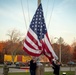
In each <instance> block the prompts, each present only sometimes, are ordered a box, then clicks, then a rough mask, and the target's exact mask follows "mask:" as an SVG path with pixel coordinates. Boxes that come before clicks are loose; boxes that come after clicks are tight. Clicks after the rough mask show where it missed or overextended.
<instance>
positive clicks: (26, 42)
mask: <svg viewBox="0 0 76 75" xmlns="http://www.w3.org/2000/svg"><path fill="white" fill-rule="evenodd" d="M28 41H29V40H28ZM28 41H27V40H26V39H25V43H26V44H27V45H28V46H29V47H30V48H32V49H34V50H36V49H35V48H34V47H33V46H32V45H31V44H30V43H29V42H28Z"/></svg>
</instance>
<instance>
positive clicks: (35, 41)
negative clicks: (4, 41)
mask: <svg viewBox="0 0 76 75" xmlns="http://www.w3.org/2000/svg"><path fill="white" fill-rule="evenodd" d="M27 36H28V37H29V38H30V39H31V40H32V41H33V42H34V43H35V44H36V45H37V46H38V48H39V49H41V47H40V46H39V45H38V41H37V40H36V39H35V38H34V37H33V34H32V35H31V34H30V32H28V33H27Z"/></svg>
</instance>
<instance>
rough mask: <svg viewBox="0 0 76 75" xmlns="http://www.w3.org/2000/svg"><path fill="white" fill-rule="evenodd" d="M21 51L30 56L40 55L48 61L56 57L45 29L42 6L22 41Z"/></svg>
mask: <svg viewBox="0 0 76 75" xmlns="http://www.w3.org/2000/svg"><path fill="white" fill-rule="evenodd" d="M23 49H24V51H25V52H27V53H28V54H30V55H32V56H40V55H41V54H42V53H43V54H44V55H46V56H47V57H48V58H49V59H50V60H51V59H53V58H55V59H58V57H57V56H56V54H55V52H54V50H53V48H52V46H51V43H50V40H49V37H48V34H47V29H46V24H45V20H44V16H43V9H42V5H41V4H40V5H39V7H38V8H37V10H36V13H35V15H34V17H33V19H32V21H31V24H30V27H29V30H28V32H27V36H26V38H25V41H24V46H23Z"/></svg>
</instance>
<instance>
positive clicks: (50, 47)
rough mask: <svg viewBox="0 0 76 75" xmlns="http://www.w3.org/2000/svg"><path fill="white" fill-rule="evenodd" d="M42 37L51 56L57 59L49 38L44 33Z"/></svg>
mask: <svg viewBox="0 0 76 75" xmlns="http://www.w3.org/2000/svg"><path fill="white" fill-rule="evenodd" d="M44 39H45V43H46V45H47V47H48V49H49V51H50V52H51V53H52V55H53V57H55V58H56V59H58V57H57V55H56V54H55V52H54V50H53V48H52V46H51V44H50V43H49V40H48V39H47V36H46V35H45V36H44Z"/></svg>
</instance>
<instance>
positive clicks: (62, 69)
mask: <svg viewBox="0 0 76 75" xmlns="http://www.w3.org/2000/svg"><path fill="white" fill-rule="evenodd" d="M60 70H61V71H75V70H76V67H61V69H60ZM44 71H45V72H52V71H53V69H52V68H51V67H46V68H44ZM11 72H12V73H14V72H29V69H28V68H25V67H22V68H21V69H17V68H11V67H10V68H9V73H11ZM0 75H3V68H0Z"/></svg>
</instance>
